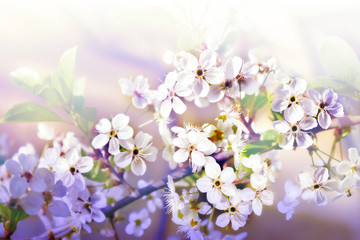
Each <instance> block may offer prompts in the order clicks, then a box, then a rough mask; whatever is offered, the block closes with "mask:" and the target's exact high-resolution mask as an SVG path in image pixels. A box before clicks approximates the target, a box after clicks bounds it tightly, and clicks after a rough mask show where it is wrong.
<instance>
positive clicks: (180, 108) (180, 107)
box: [173, 97, 186, 114]
mask: <svg viewBox="0 0 360 240" xmlns="http://www.w3.org/2000/svg"><path fill="white" fill-rule="evenodd" d="M173 109H174V112H176V113H177V114H183V113H184V112H185V111H186V105H185V104H184V103H183V101H181V99H180V98H178V97H174V99H173Z"/></svg>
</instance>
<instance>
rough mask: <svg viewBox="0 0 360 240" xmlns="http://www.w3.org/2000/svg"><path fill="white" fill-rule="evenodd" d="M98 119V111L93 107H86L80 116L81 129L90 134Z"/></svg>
mask: <svg viewBox="0 0 360 240" xmlns="http://www.w3.org/2000/svg"><path fill="white" fill-rule="evenodd" d="M96 119H97V110H96V109H95V108H93V107H86V108H84V109H83V110H82V111H81V114H80V116H79V125H80V128H81V129H83V130H85V131H87V132H89V131H90V130H91V128H92V127H93V126H94V123H95V121H96Z"/></svg>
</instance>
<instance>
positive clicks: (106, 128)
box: [95, 118, 111, 134]
mask: <svg viewBox="0 0 360 240" xmlns="http://www.w3.org/2000/svg"><path fill="white" fill-rule="evenodd" d="M95 129H96V130H97V131H98V132H99V133H103V134H107V133H109V132H110V130H111V123H110V121H109V119H106V118H102V119H100V121H99V122H98V123H97V124H96V125H95Z"/></svg>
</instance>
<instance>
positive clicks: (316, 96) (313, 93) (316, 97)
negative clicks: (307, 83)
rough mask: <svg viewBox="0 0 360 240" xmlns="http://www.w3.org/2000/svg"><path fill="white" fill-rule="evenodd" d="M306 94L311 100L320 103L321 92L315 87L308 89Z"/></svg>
mask: <svg viewBox="0 0 360 240" xmlns="http://www.w3.org/2000/svg"><path fill="white" fill-rule="evenodd" d="M308 94H309V96H310V97H311V99H312V100H314V102H315V103H317V104H318V103H320V102H321V98H322V97H321V94H320V93H319V92H318V91H316V90H315V89H309V90H308Z"/></svg>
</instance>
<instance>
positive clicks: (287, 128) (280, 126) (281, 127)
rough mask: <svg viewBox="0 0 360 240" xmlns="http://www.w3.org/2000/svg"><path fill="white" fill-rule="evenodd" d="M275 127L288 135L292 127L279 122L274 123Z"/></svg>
mask: <svg viewBox="0 0 360 240" xmlns="http://www.w3.org/2000/svg"><path fill="white" fill-rule="evenodd" d="M273 127H274V128H275V130H276V131H278V132H279V133H286V132H288V131H290V125H289V124H288V123H287V122H286V121H282V120H277V121H275V122H273Z"/></svg>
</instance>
